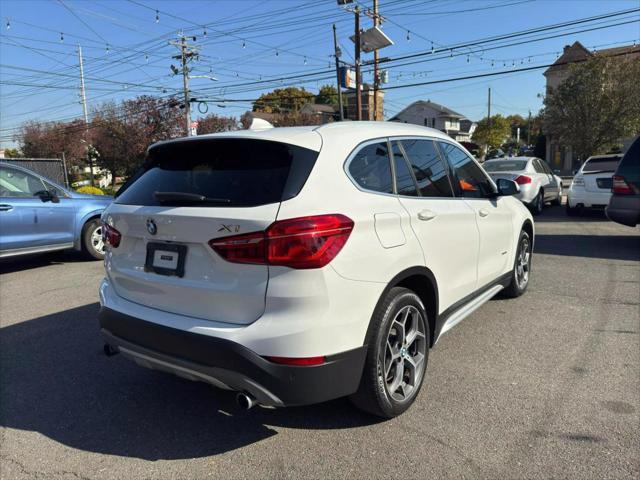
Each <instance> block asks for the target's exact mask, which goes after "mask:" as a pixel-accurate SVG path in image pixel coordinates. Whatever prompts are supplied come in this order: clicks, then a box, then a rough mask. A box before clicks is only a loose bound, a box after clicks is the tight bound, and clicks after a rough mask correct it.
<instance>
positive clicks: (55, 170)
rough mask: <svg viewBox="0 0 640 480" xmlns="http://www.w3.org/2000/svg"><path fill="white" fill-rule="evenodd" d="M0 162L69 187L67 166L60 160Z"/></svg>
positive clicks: (14, 159) (29, 159) (37, 159)
mask: <svg viewBox="0 0 640 480" xmlns="http://www.w3.org/2000/svg"><path fill="white" fill-rule="evenodd" d="M0 161H2V162H6V163H9V164H12V165H17V166H19V167H24V168H28V169H29V170H31V171H33V172H36V173H37V174H38V175H42V176H43V177H45V178H48V179H50V180H53V181H54V182H56V183H58V184H60V185H63V186H65V187H68V186H69V179H68V175H67V166H66V165H65V162H64V160H62V159H60V158H3V159H2V160H0Z"/></svg>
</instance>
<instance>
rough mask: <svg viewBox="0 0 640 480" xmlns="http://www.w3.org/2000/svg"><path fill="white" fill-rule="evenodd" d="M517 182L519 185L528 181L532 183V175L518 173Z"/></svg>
mask: <svg viewBox="0 0 640 480" xmlns="http://www.w3.org/2000/svg"><path fill="white" fill-rule="evenodd" d="M515 182H516V183H517V184H518V185H525V184H527V183H531V177H527V176H526V175H518V176H517V177H516V179H515Z"/></svg>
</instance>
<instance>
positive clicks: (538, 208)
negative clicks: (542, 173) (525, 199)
mask: <svg viewBox="0 0 640 480" xmlns="http://www.w3.org/2000/svg"><path fill="white" fill-rule="evenodd" d="M543 209H544V190H542V189H540V190H539V191H538V195H536V198H534V199H533V202H531V213H532V214H533V215H540V214H541V213H542V210H543Z"/></svg>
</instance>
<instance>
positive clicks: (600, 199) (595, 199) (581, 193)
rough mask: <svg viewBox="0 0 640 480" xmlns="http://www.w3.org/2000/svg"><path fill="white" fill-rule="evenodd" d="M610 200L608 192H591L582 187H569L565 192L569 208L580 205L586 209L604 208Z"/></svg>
mask: <svg viewBox="0 0 640 480" xmlns="http://www.w3.org/2000/svg"><path fill="white" fill-rule="evenodd" d="M610 198H611V192H610V191H606V190H605V191H602V192H591V191H588V190H586V189H585V188H584V187H577V188H574V187H571V188H570V189H569V191H568V192H567V203H568V204H569V206H570V207H572V208H573V207H575V206H577V205H582V206H584V207H586V208H592V207H597V208H604V207H605V206H607V204H608V203H609V199H610Z"/></svg>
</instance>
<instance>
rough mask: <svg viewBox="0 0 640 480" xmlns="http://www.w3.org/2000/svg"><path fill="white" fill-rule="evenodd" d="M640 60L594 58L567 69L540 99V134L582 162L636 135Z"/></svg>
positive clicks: (639, 120)
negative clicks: (563, 75) (550, 90)
mask: <svg viewBox="0 0 640 480" xmlns="http://www.w3.org/2000/svg"><path fill="white" fill-rule="evenodd" d="M639 78H640V61H638V59H637V58H635V59H633V58H624V57H617V58H606V57H593V58H591V59H589V60H588V61H586V62H582V63H577V64H573V65H570V66H569V72H568V76H567V77H566V79H565V80H564V81H563V82H562V83H561V84H560V85H559V86H558V88H557V89H555V90H554V91H552V92H550V93H549V94H548V95H547V96H546V98H545V100H544V105H545V108H544V130H545V132H546V133H547V135H550V136H552V137H553V138H555V139H557V140H559V141H560V142H561V143H563V144H565V145H567V146H571V147H572V148H573V152H574V153H575V154H576V155H577V156H578V157H581V158H582V159H585V158H587V157H588V156H590V155H593V154H596V153H602V152H605V151H607V149H609V148H611V147H613V146H616V145H617V144H618V143H619V142H620V140H621V139H623V138H626V137H630V136H633V135H636V134H638V133H640V82H638V79H639Z"/></svg>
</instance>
